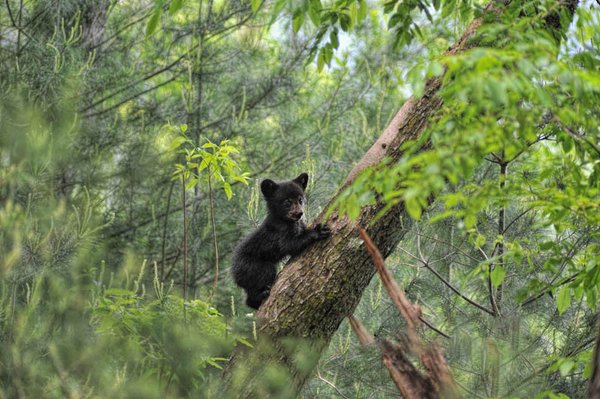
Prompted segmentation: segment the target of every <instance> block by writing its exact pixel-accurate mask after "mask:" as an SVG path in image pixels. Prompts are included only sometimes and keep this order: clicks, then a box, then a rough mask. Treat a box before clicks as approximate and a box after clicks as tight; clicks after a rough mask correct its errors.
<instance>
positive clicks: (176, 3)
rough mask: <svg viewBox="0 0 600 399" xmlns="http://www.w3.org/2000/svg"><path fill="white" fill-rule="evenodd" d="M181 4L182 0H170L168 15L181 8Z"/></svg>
mask: <svg viewBox="0 0 600 399" xmlns="http://www.w3.org/2000/svg"><path fill="white" fill-rule="evenodd" d="M182 6H183V0H172V1H171V5H170V6H169V14H170V15H173V14H175V13H176V12H177V11H179V10H180V9H181V7H182Z"/></svg>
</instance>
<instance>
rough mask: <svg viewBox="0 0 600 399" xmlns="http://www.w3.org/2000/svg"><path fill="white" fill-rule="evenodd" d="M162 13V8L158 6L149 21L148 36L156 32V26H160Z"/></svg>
mask: <svg viewBox="0 0 600 399" xmlns="http://www.w3.org/2000/svg"><path fill="white" fill-rule="evenodd" d="M161 15H162V8H160V7H159V8H156V9H155V10H154V12H153V13H152V16H151V17H150V20H149V21H148V25H146V37H148V36H150V35H151V34H153V33H154V31H155V30H156V28H157V27H158V21H160V16H161Z"/></svg>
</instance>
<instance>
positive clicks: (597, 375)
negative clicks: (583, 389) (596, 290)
mask: <svg viewBox="0 0 600 399" xmlns="http://www.w3.org/2000/svg"><path fill="white" fill-rule="evenodd" d="M598 327H599V328H598V336H597V337H596V346H595V347H594V355H593V356H592V376H591V377H590V383H589V385H588V398H589V399H600V323H598Z"/></svg>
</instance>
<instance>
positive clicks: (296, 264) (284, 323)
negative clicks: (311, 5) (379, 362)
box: [224, 0, 578, 398]
mask: <svg viewBox="0 0 600 399" xmlns="http://www.w3.org/2000/svg"><path fill="white" fill-rule="evenodd" d="M495 4H498V2H496V1H492V2H490V4H489V5H488V6H487V7H486V12H492V10H494V11H493V12H499V11H500V10H499V9H497V8H496V6H495ZM577 4H578V1H577V0H562V1H560V7H562V8H563V9H566V10H568V11H569V12H570V14H571V15H573V12H574V10H575V9H576V7H577ZM484 15H485V13H484ZM482 22H483V18H477V19H475V20H474V21H473V22H472V23H471V24H470V25H469V27H468V28H467V29H466V31H465V33H464V34H463V35H462V37H461V38H460V39H459V40H458V41H457V42H456V44H454V45H453V46H452V47H451V48H450V49H449V50H448V51H447V54H449V55H451V54H457V53H460V52H463V51H465V50H467V49H468V48H469V47H470V46H471V40H470V39H471V38H472V37H473V36H474V34H475V33H476V31H477V29H478V28H479V27H480V26H481V24H482ZM546 22H547V24H548V25H549V26H550V27H551V28H560V19H559V18H551V16H549V17H548V18H546ZM440 88H441V79H440V78H437V77H436V78H431V79H429V80H428V81H427V82H426V85H425V89H424V92H423V95H422V96H421V97H420V98H410V99H409V100H408V101H407V102H406V103H405V104H404V105H403V106H402V108H401V109H400V110H399V111H398V113H397V114H396V116H395V117H394V118H393V119H392V121H391V123H390V125H389V126H388V127H387V128H386V129H385V131H384V133H383V134H382V136H381V137H380V138H379V139H378V140H377V141H376V142H375V144H374V145H373V146H372V147H371V148H370V149H369V150H368V151H367V153H366V154H365V155H364V156H363V158H362V159H361V160H360V161H359V162H358V163H357V165H356V167H355V168H354V169H353V170H352V171H351V172H350V174H349V176H348V177H347V179H346V180H345V182H344V184H343V185H342V187H341V189H343V188H344V187H346V186H348V185H349V184H351V183H352V182H353V181H354V179H355V178H356V177H357V176H358V175H359V174H360V172H361V171H362V170H364V169H365V168H367V167H369V166H371V165H375V164H377V163H379V162H380V161H381V160H382V159H383V158H384V157H387V158H390V159H392V160H399V159H400V158H401V156H402V151H401V150H400V148H401V146H402V144H403V143H405V142H407V141H408V140H415V139H418V138H419V137H420V136H421V134H422V133H423V132H424V130H425V129H426V127H427V126H428V124H429V122H430V121H431V120H432V118H434V117H435V115H436V112H437V111H438V110H439V109H440V108H441V106H442V99H441V98H440V97H439V96H438V95H437V94H438V92H439V90H440ZM426 147H428V144H425V145H424V147H423V149H426ZM332 201H333V199H332ZM381 209H382V205H381V204H377V205H373V206H369V207H365V208H363V209H362V211H361V213H360V216H359V217H358V219H357V221H355V222H352V221H350V220H348V219H347V218H345V217H340V216H339V215H337V214H333V215H332V216H330V218H329V219H328V220H324V215H323V214H321V215H320V216H319V217H318V218H317V221H316V222H317V223H318V222H326V223H327V224H328V225H329V226H330V228H331V231H332V238H331V239H330V240H327V241H322V242H320V243H318V244H316V245H314V246H313V247H312V248H311V249H310V250H308V251H306V253H304V254H303V255H302V256H301V257H298V258H296V259H292V260H291V261H290V262H289V264H288V265H287V266H286V267H285V268H284V269H283V271H282V272H281V273H280V275H279V277H278V279H277V281H276V283H275V285H274V286H273V288H272V290H271V295H270V296H269V298H268V299H267V301H266V302H265V303H263V305H262V306H261V308H260V309H259V311H258V313H257V318H258V319H259V335H260V336H261V337H262V338H263V339H265V340H267V339H268V340H269V341H270V343H271V345H274V346H275V348H276V349H275V350H272V349H267V350H264V349H261V347H259V348H257V349H254V350H238V351H236V352H235V353H234V354H233V356H232V359H231V361H230V364H229V366H228V368H227V369H226V370H225V373H224V378H225V379H224V386H225V387H226V388H227V389H229V390H230V392H235V396H236V397H239V398H253V397H259V396H260V394H259V393H258V391H256V384H255V381H256V380H257V379H259V378H260V372H259V371H260V370H261V369H264V366H265V365H266V364H269V363H270V364H273V363H275V364H279V365H280V366H281V367H285V368H286V369H287V370H288V371H289V372H290V373H291V375H292V376H293V379H294V385H295V386H294V389H295V390H296V391H299V390H300V389H301V388H302V386H303V385H304V383H305V382H306V380H307V379H308V377H310V375H311V370H306V368H304V369H302V368H299V367H296V363H297V362H296V360H295V359H296V357H297V355H298V351H299V350H300V351H306V350H307V347H306V346H301V349H289V346H286V345H285V344H284V345H280V343H281V342H282V340H281V339H282V338H286V337H296V338H302V339H304V340H305V342H307V343H308V345H309V346H310V349H311V350H312V351H314V353H316V354H317V355H318V354H320V353H321V352H322V351H323V350H324V348H325V347H326V346H327V344H328V343H329V341H330V339H331V337H332V336H333V334H334V333H335V332H336V330H337V329H338V327H339V326H340V323H341V322H342V320H343V319H344V318H346V317H347V316H349V315H351V314H352V313H353V312H354V309H355V308H356V306H357V305H358V303H359V301H360V298H361V296H362V294H363V292H364V290H365V288H366V287H367V285H368V284H369V282H370V281H371V278H372V277H373V275H374V274H375V268H374V267H373V264H372V261H371V257H370V255H369V253H368V252H367V251H366V250H365V248H364V246H363V245H362V240H361V239H360V238H359V236H358V233H357V230H356V227H357V226H361V227H363V228H365V229H366V231H367V233H368V234H369V236H370V237H371V238H372V240H373V242H374V243H375V245H376V246H377V247H378V248H379V250H380V251H381V253H382V255H383V256H384V258H385V257H387V256H389V254H390V253H391V252H392V251H393V250H394V248H395V247H396V246H397V244H398V243H399V241H400V240H401V239H402V237H403V236H404V235H405V234H406V232H407V231H408V229H409V226H410V218H409V216H408V214H407V213H406V209H405V207H404V204H403V203H399V204H397V205H396V206H394V207H393V208H392V209H390V210H389V211H388V212H387V213H386V214H385V215H384V216H383V217H381V218H380V219H378V220H377V221H376V222H374V223H372V222H373V219H374V216H375V215H376V214H377V213H378V212H379V211H380V210H381ZM271 348H272V346H271ZM251 357H252V360H251ZM251 362H253V363H251ZM250 364H253V365H254V366H250V367H254V369H252V371H251V372H246V373H242V374H243V376H242V377H239V376H238V377H234V378H232V376H234V374H235V370H236V368H237V365H241V368H244V367H246V368H248V366H249V365H250ZM309 368H310V367H309Z"/></svg>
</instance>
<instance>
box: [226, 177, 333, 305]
mask: <svg viewBox="0 0 600 399" xmlns="http://www.w3.org/2000/svg"><path fill="white" fill-rule="evenodd" d="M307 183H308V175H307V174H306V173H302V174H301V175H300V176H298V177H296V178H295V179H294V180H288V181H283V182H279V183H276V182H274V181H273V180H270V179H266V180H263V181H262V182H261V184H260V190H261V191H262V194H263V196H264V198H265V201H266V202H267V209H268V212H267V217H266V219H265V220H264V221H263V223H262V224H261V225H260V226H259V227H258V228H257V229H256V230H255V231H254V232H252V233H251V234H250V235H248V236H247V237H246V238H244V239H243V240H242V241H241V242H240V243H239V244H238V245H237V247H236V248H235V251H234V253H233V263H232V272H233V279H234V280H235V282H236V284H237V285H239V286H240V287H242V288H243V289H244V290H245V291H246V294H247V299H246V305H248V306H250V307H251V308H254V309H258V307H259V306H260V305H261V304H262V303H263V301H264V300H265V299H266V298H267V297H268V296H269V292H270V290H271V285H272V284H273V282H274V281H275V277H276V275H277V269H276V268H277V263H278V262H279V261H281V260H282V259H283V258H285V257H286V256H288V255H291V256H294V255H298V254H300V253H301V252H302V251H304V249H306V248H307V247H308V246H309V245H311V244H312V243H314V242H316V241H319V240H324V239H326V238H327V237H329V235H330V234H331V233H330V231H329V228H328V227H327V226H322V225H320V224H319V225H317V226H316V227H315V228H314V229H309V228H307V227H306V224H305V223H304V220H303V218H302V215H303V214H304V203H305V201H306V199H305V197H304V190H305V189H306V184H307Z"/></svg>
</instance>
